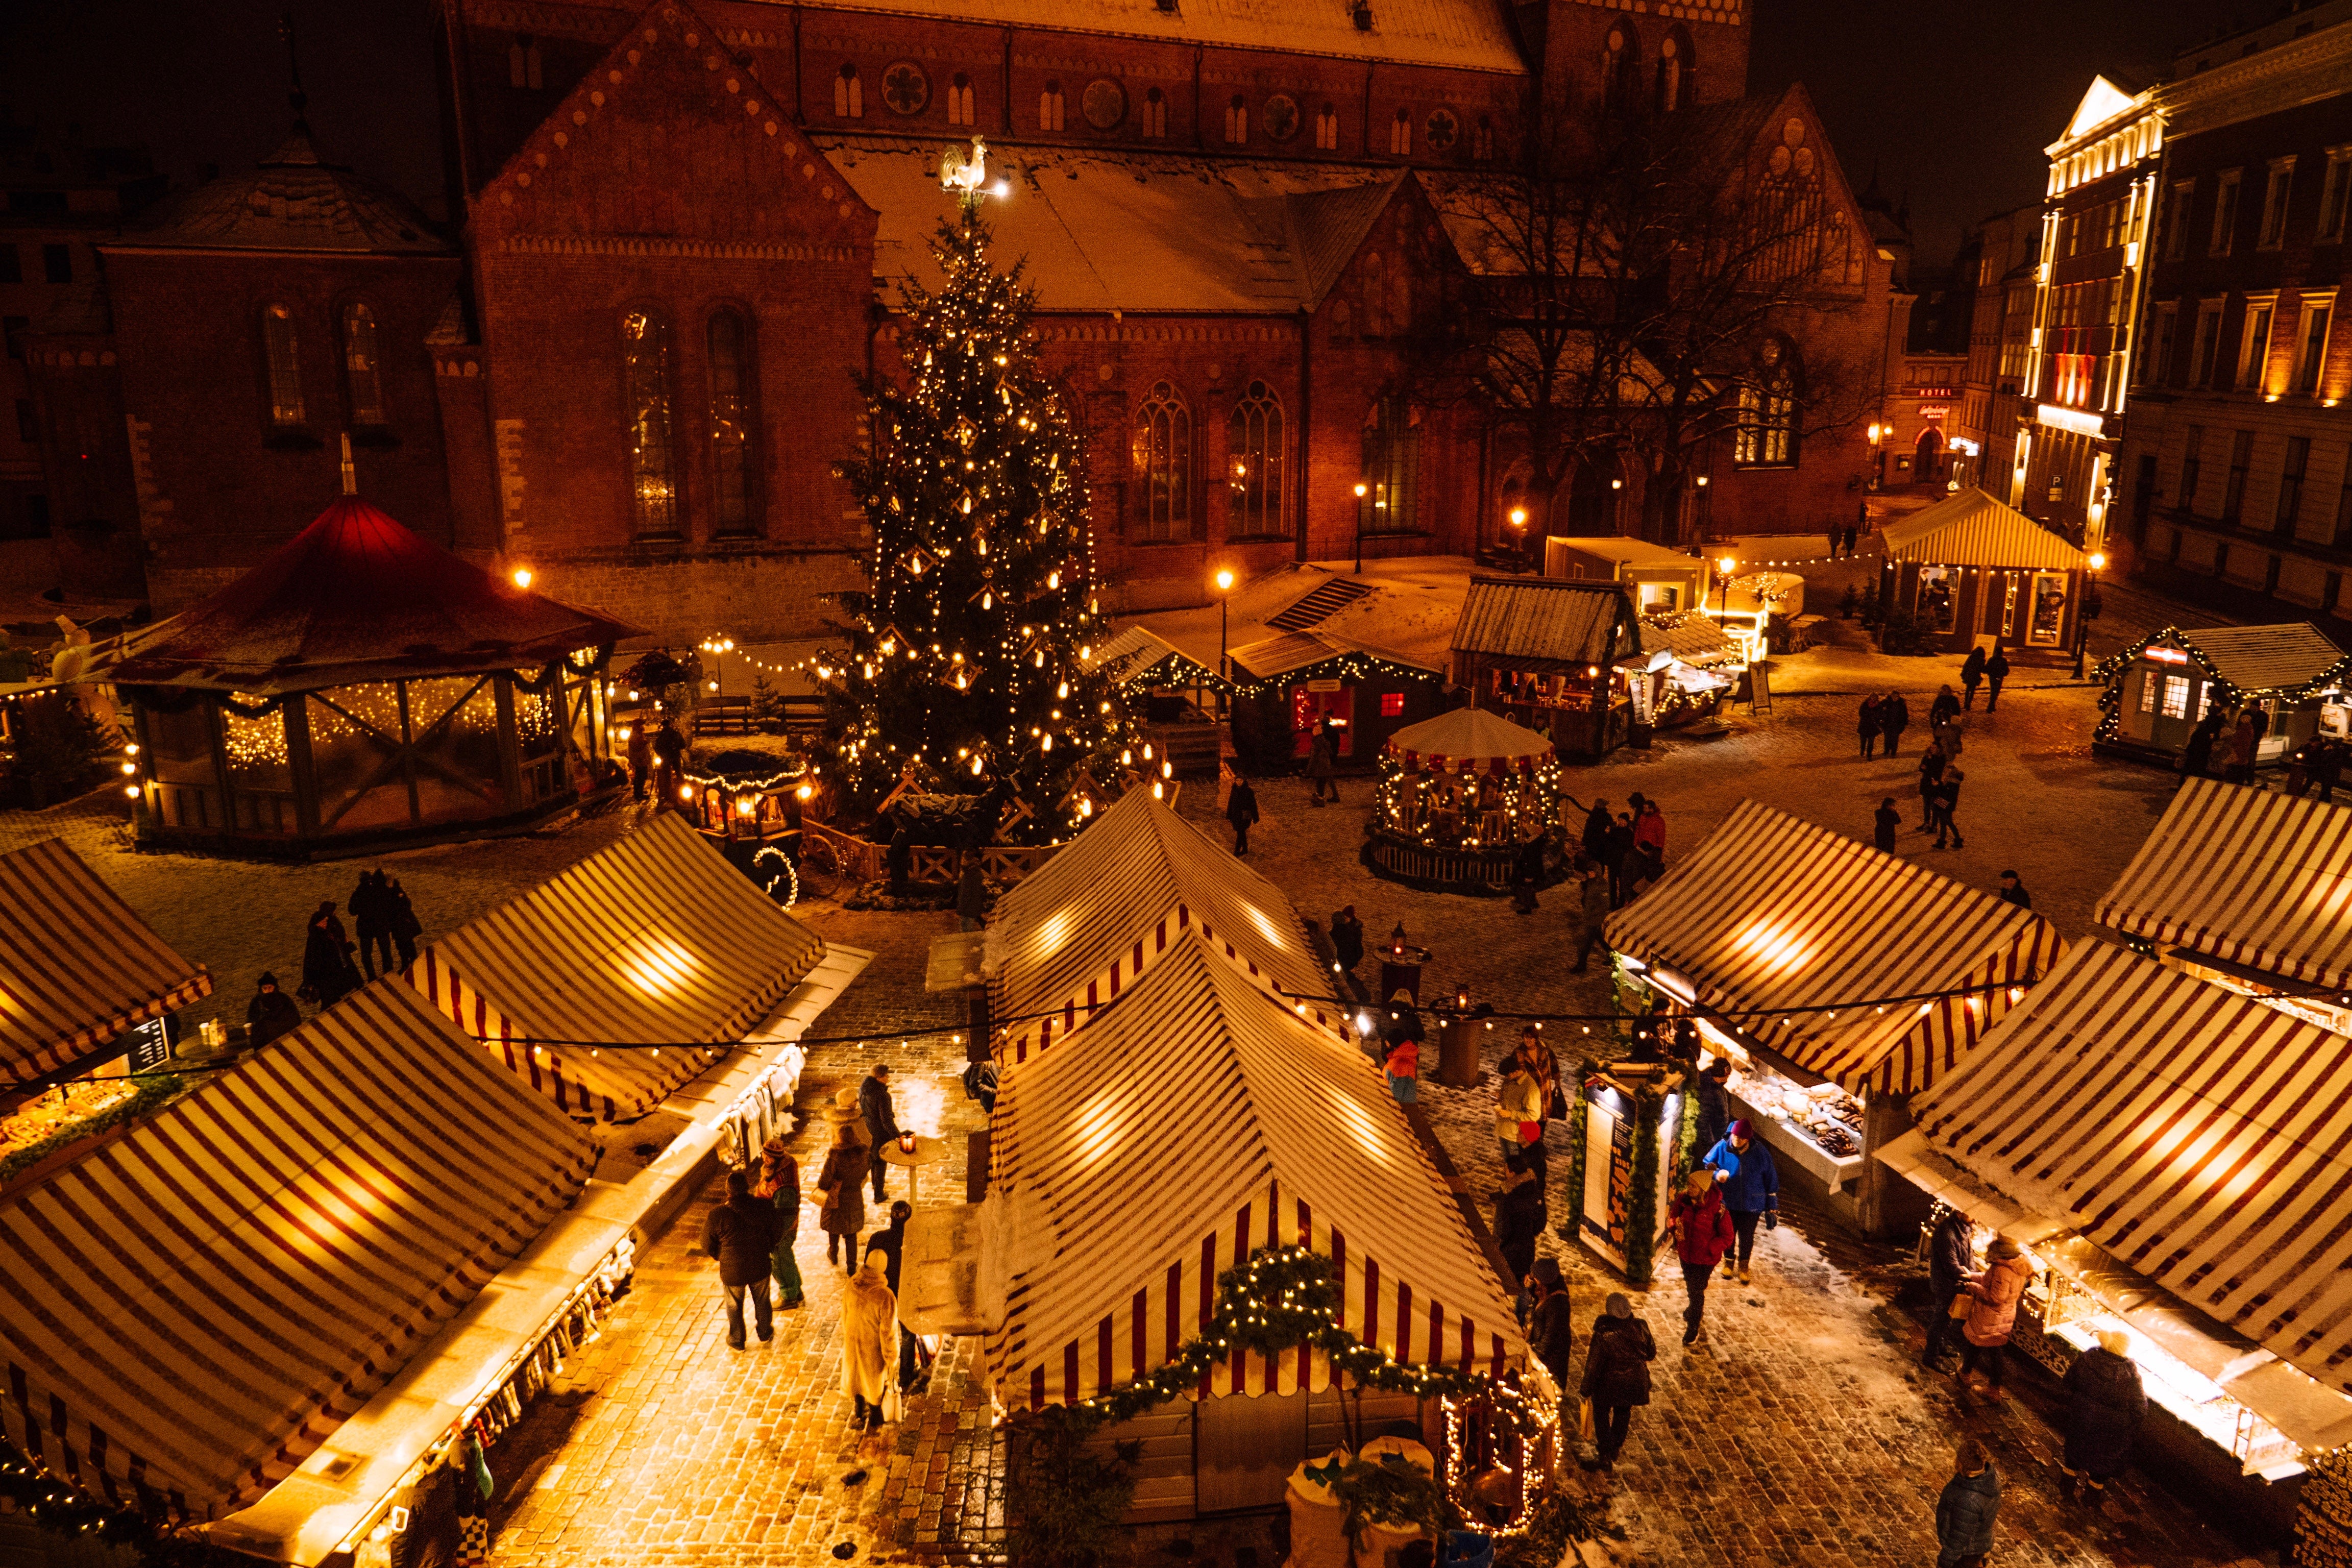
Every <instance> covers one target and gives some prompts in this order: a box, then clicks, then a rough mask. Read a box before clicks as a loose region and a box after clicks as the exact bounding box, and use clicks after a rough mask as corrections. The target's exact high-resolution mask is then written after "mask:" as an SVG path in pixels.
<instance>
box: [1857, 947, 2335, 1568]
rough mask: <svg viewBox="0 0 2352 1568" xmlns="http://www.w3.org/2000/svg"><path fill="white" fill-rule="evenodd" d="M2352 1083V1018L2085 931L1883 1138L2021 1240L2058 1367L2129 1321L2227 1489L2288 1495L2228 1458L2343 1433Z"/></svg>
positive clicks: (2299, 1466)
mask: <svg viewBox="0 0 2352 1568" xmlns="http://www.w3.org/2000/svg"><path fill="white" fill-rule="evenodd" d="M2347 1098H2352V1038H2347V1037H2345V1036H2343V1035H2340V1034H2336V1033H2333V1032H2331V1031H2329V1030H2327V1029H2326V1028H2324V1027H2322V1026H2320V1025H2318V1024H2316V1023H2314V1022H2312V1021H2310V1020H2308V1019H2305V1018H2301V1017H2297V1016H2293V1015H2291V1014H2289V1013H2287V1012H2284V1011H2282V1010H2280V1009H2278V1008H2276V1007H2273V1006H2270V1005H2265V1004H2264V1003H2263V1002H2261V1001H2259V1000H2256V999H2254V998H2252V997H2248V996H2243V995H2239V994H2232V993H2231V992H2230V991H2227V990H2224V989H2222V988H2221V987H2219V986H2216V985H2213V984H2209V983H2208V982H2206V981H2203V980H2200V979H2199V978H2198V977H2197V976H2195V975H2194V974H2190V973H2184V972H2182V971H2181V970H2179V969H2177V968H2173V967H2170V966H2168V965H2165V964H2161V963H2157V962H2155V961H2154V960H2152V959H2148V958H2146V957H2143V956H2141V955H2140V954H2138V953H2135V952H2131V951H2129V950H2128V949H2126V948H2122V947H2118V946H2116V945H2114V944H2112V943H2108V942H2085V943H2083V944H2082V945H2081V946H2079V947H2077V948H2075V949H2074V950H2073V951H2072V952H2069V953H2068V954H2067V955H2066V956H2065V957H2064V958H2063V959H2062V960H2061V961H2060V962H2059V963H2058V964H2057V965H2056V967H2055V968H2054V969H2053V972H2052V973H2051V974H2050V975H2049V976H2048V977H2047V978H2046V979H2045V980H2043V981H2042V984H2040V985H2038V986H2036V987H2035V988H2034V989H2033V991H2032V994H2031V995H2030V996H2029V997H2028V998H2027V1000H2026V1001H2025V1003H2024V1004H2023V1005H2021V1006H2020V1007H2018V1008H2016V1009H2014V1010H2013V1011H2011V1013H2010V1014H2009V1015H2008V1016H2006V1017H2005V1018H2003V1019H2002V1020H2001V1021H2000V1023H1999V1024H1997V1025H1996V1026H1994V1028H1993V1029H1992V1030H1991V1032H1990V1035H1989V1036H1988V1037H1987V1038H1986V1040H1985V1041H1984V1043H1983V1045H1982V1046H1980V1047H1979V1049H1978V1050H1977V1051H1976V1052H1975V1054H1974V1055H1972V1056H1971V1057H1970V1058H1969V1059H1968V1060H1967V1061H1965V1062H1963V1063H1962V1064H1960V1066H1959V1068H1958V1070H1957V1071H1955V1072H1953V1073H1952V1074H1950V1075H1948V1077H1947V1078H1945V1079H1943V1080H1942V1081H1941V1082H1939V1083H1937V1084H1936V1085H1935V1086H1933V1087H1932V1088H1931V1089H1929V1090H1928V1091H1927V1092H1926V1093H1924V1094H1922V1095H1920V1096H1918V1097H1917V1098H1916V1100H1914V1102H1913V1107H1912V1109H1913V1114H1914V1116H1915V1118H1916V1121H1917V1126H1916V1130H1915V1131H1912V1132H1910V1133H1908V1134H1906V1136H1904V1137H1903V1138H1901V1139H1899V1140H1897V1141H1895V1142H1894V1143H1893V1144H1891V1145H1890V1146H1889V1147H1887V1148H1886V1149H1885V1150H1884V1151H1882V1152H1881V1153H1880V1156H1879V1157H1880V1158H1881V1159H1882V1160H1883V1161H1884V1162H1885V1163H1886V1164H1887V1165H1888V1166H1889V1167H1890V1168H1891V1169H1892V1170H1894V1171H1896V1172H1899V1173H1902V1174H1903V1175H1904V1176H1906V1178H1908V1179H1909V1180H1910V1181H1911V1182H1912V1183H1914V1184H1916V1185H1917V1186H1918V1188H1919V1189H1920V1190H1921V1191H1922V1192H1923V1193H1926V1194H1930V1195H1932V1196H1933V1197H1935V1198H1936V1199H1937V1200H1938V1201H1939V1202H1941V1203H1944V1204H1946V1205H1950V1206H1952V1207H1954V1208H1957V1209H1959V1210H1960V1211H1961V1212H1963V1213H1965V1214H1967V1215H1969V1217H1970V1218H1972V1219H1974V1220H1976V1221H1977V1222H1978V1223H1979V1225H1980V1226H1984V1227H1986V1229H1987V1230H1988V1231H1998V1232H1999V1233H2000V1234H2001V1235H2005V1236H2008V1237H2010V1238H2011V1239H2012V1240H2015V1241H2017V1242H2019V1243H2021V1245H2023V1246H2025V1247H2027V1248H2028V1250H2029V1253H2030V1255H2031V1256H2032V1258H2033V1260H2034V1261H2035V1263H2036V1264H2037V1266H2038V1267H2039V1268H2040V1270H2041V1275H2040V1278H2039V1279H2038V1280H2037V1282H2036V1284H2035V1286H2034V1287H2033V1289H2032V1290H2030V1291H2029V1292H2028V1295H2027V1298H2026V1300H2025V1301H2024V1303H2023V1304H2022V1308H2021V1311H2020V1313H2019V1320H2018V1322H2019V1327H2018V1333H2017V1337H2016V1338H2015V1340H2013V1341H2012V1343H2013V1344H2015V1345H2017V1346H2018V1347H2019V1348H2020V1349H2021V1350H2022V1351H2023V1352H2025V1353H2026V1354H2028V1355H2030V1356H2032V1358H2033V1359H2034V1360H2036V1361H2038V1362H2040V1363H2042V1364H2044V1365H2045V1366H2047V1367H2049V1368H2050V1369H2051V1370H2052V1371H2053V1372H2063V1371H2064V1369H2065V1368H2066V1367H2067V1366H2068V1365H2070V1364H2071V1363H2072V1362H2073V1359H2074V1356H2075V1354H2077V1353H2078V1352H2081V1351H2082V1350H2083V1349H2084V1348H2086V1347H2087V1346H2088V1345H2089V1344H2090V1343H2091V1342H2092V1336H2094V1335H2095V1333H2096V1332H2097V1331H2099V1330H2101V1329H2110V1328H2112V1329H2121V1330H2122V1331H2125V1332H2126V1334H2127V1335H2128V1336H2129V1337H2130V1339H2131V1342H2132V1354H2133V1359H2134V1360H2135V1361H2137V1362H2138V1363H2140V1368H2141V1375H2142V1381H2143V1382H2144V1384H2146V1386H2147V1394H2148V1398H2149V1400H2150V1402H2151V1403H2152V1404H2153V1405H2155V1406H2157V1407H2158V1408H2159V1409H2161V1410H2163V1411H2164V1412H2166V1413H2167V1414H2168V1415H2169V1416H2170V1417H2172V1418H2173V1420H2174V1421H2175V1422H2176V1423H2177V1424H2178V1426H2179V1428H2180V1429H2183V1430H2185V1432H2186V1433H2187V1434H2189V1435H2191V1436H2190V1447H2191V1448H2192V1449H2195V1450H2197V1451H2198V1452H2201V1453H2202V1454H2203V1455H2204V1456H2205V1468H2206V1469H2207V1470H2208V1471H2209V1472H2210V1473H2212V1474H2215V1475H2218V1476H2219V1477H2220V1484H2221V1486H2222V1487H2223V1488H2224V1491H2223V1495H2224V1496H2228V1497H2230V1498H2231V1500H2233V1501H2243V1502H2245V1503H2246V1504H2247V1505H2248V1506H2249V1507H2251V1508H2256V1509H2269V1510H2275V1511H2277V1512H2281V1513H2283V1512H2284V1508H2283V1506H2282V1500H2280V1499H2277V1498H2275V1497H2265V1495H2264V1494H2263V1489H2260V1488H2255V1489H2252V1490H2246V1491H2238V1490H2231V1489H2234V1488H2237V1487H2238V1486H2239V1483H2238V1482H2236V1481H2234V1480H2232V1479H2231V1472H2234V1474H2235V1475H2236V1476H2241V1477H2245V1478H2256V1479H2260V1480H2263V1481H2281V1480H2288V1479H2294V1478H2295V1477H2297V1476H2298V1474H2299V1472H2301V1471H2302V1470H2303V1469H2304V1468H2305V1465H2306V1463H2307V1462H2308V1461H2310V1460H2311V1459H2312V1458H2315V1457H2317V1456H2321V1455H2325V1454H2328V1453H2330V1452H2331V1451H2333V1450H2336V1449H2338V1448H2341V1447H2344V1446H2345V1445H2347V1443H2352V1367H2347V1362H2346V1357H2345V1353H2344V1351H2345V1334H2346V1328H2345V1324H2344V1322H2343V1321H2342V1319H2343V1314H2342V1311H2341V1308H2340V1301H2341V1296H2342V1285H2341V1280H2342V1278H2343V1270H2344V1267H2345V1251H2344V1246H2345V1244H2344V1240H2343V1236H2342V1225H2341V1220H2342V1194H2341V1192H2340V1191H2339V1190H2338V1187H2337V1184H2336V1182H2335V1180H2334V1179H2333V1178H2332V1177H2331V1176H2330V1175H2329V1174H2328V1173H2331V1172H2340V1171H2342V1170H2343V1169H2344V1168H2345V1166H2346V1164H2347V1160H2348V1159H2352V1135H2347V1132H2346V1130H2345V1127H2344V1122H2343V1116H2342V1110H2343V1106H2344V1105H2345V1103H2346V1101H2347ZM2159 1436H2162V1434H2159ZM2189 1458H2190V1460H2191V1462H2196V1460H2197V1453H2196V1452H2192V1453H2191V1454H2190V1455H2189ZM2298 1560H2299V1561H2300V1560H2302V1559H2298Z"/></svg>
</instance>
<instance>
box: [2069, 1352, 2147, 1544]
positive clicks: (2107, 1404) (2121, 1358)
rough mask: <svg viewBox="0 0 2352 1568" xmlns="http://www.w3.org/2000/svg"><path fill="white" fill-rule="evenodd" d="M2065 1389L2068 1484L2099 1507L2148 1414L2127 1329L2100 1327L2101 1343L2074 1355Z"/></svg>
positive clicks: (2071, 1488)
mask: <svg viewBox="0 0 2352 1568" xmlns="http://www.w3.org/2000/svg"><path fill="white" fill-rule="evenodd" d="M2060 1386H2062V1387H2063V1389H2064V1390H2065V1392H2066V1457H2065V1458H2064V1459H2063V1461H2062V1462H2061V1463H2060V1464H2059V1466H2058V1468H2060V1469H2062V1470H2063V1471H2065V1472H2066V1489H2067V1490H2068V1491H2070V1492H2071V1491H2072V1490H2073V1489H2074V1487H2075V1485H2076V1484H2077V1483H2079V1484H2080V1485H2081V1487H2082V1489H2083V1491H2082V1500H2083V1501H2084V1502H2086V1503H2088V1504H2089V1505H2090V1506H2091V1507H2093V1508H2096V1507H2098V1506H2099V1494H2100V1493H2101V1492H2102V1491H2104V1490H2105V1488H2106V1484H2107V1482H2108V1481H2109V1480H2111V1479H2114V1478H2115V1477H2116V1476H2118V1475H2121V1474H2122V1473H2123V1468H2124V1466H2125V1464H2126V1462H2127V1461H2128V1460H2129V1459H2130V1458H2131V1450H2132V1439H2133V1438H2134V1437H2137V1436H2138V1435H2139V1424H2140V1423H2141V1422H2142V1421H2144V1420H2146V1419H2147V1390H2145V1389H2143V1388H2142V1387H2141V1386H2140V1382H2139V1368H2138V1367H2137V1366H2135V1365H2133V1364H2132V1359H2131V1341H2130V1340H2129V1339H2128V1338H2127V1337H2126V1335H2125V1334H2124V1333H2123V1332H2122V1331H2120V1330H2117V1329H2106V1330H2103V1331H2101V1332H2100V1334H2099V1342H2098V1344H2097V1345H2096V1346H2095V1348H2093V1349H2091V1350H2087V1351H2084V1352H2083V1353H2082V1354H2081V1355H2079V1356H2076V1357H2075V1358H2074V1365H2073V1366H2071V1367H2068V1368H2067V1369H2066V1376H2065V1379H2064V1381H2063V1383H2062V1384H2061V1385H2060Z"/></svg>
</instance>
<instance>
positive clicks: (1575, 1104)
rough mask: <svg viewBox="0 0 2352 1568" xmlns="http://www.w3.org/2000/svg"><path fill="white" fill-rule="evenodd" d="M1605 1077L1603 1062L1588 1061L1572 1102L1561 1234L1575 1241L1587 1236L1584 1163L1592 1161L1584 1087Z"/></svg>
mask: <svg viewBox="0 0 2352 1568" xmlns="http://www.w3.org/2000/svg"><path fill="white" fill-rule="evenodd" d="M1600 1076H1601V1060H1600V1058H1597V1057H1587V1058H1584V1060H1583V1061H1581V1062H1580V1063H1579V1064H1578V1065H1577V1068H1576V1095H1575V1098H1573V1099H1572V1100H1570V1101H1569V1102H1568V1223H1567V1224H1566V1225H1564V1226H1561V1227H1560V1231H1559V1234H1560V1235H1561V1236H1562V1237H1566V1238H1568V1239H1569V1240H1571V1241H1573V1240H1575V1239H1576V1238H1578V1237H1581V1236H1582V1235H1583V1234H1584V1163H1585V1161H1586V1160H1588V1159H1590V1158H1591V1149H1590V1148H1588V1147H1587V1145H1589V1144H1590V1143H1591V1142H1592V1139H1591V1131H1590V1123H1591V1119H1590V1118H1589V1117H1587V1116H1586V1115H1585V1110H1584V1086H1585V1085H1586V1084H1588V1083H1591V1081H1592V1080H1593V1079H1596V1078H1598V1077H1600Z"/></svg>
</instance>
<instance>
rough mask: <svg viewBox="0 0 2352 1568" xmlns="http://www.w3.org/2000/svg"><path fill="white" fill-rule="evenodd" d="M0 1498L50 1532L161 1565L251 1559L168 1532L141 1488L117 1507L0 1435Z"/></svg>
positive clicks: (184, 1567) (219, 1567) (183, 1567)
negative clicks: (98, 1543)
mask: <svg viewBox="0 0 2352 1568" xmlns="http://www.w3.org/2000/svg"><path fill="white" fill-rule="evenodd" d="M0 1497H5V1498H6V1499H7V1500H9V1501H10V1502H11V1503H13V1504H14V1505H15V1506H16V1512H18V1513H19V1514H22V1515H23V1516H24V1517H25V1518H26V1519H27V1520H29V1521H32V1522H33V1524H34V1525H36V1526H37V1527H38V1528H39V1529H41V1530H44V1531H47V1532H49V1533H50V1534H52V1535H58V1536H65V1537H69V1538H71V1539H74V1540H78V1541H102V1542H106V1543H107V1544H108V1545H110V1546H118V1547H128V1548H130V1549H131V1551H134V1552H138V1553H139V1560H140V1561H141V1562H142V1563H160V1564H164V1565H166V1568H224V1565H226V1564H232V1563H244V1564H246V1565H247V1568H251V1564H252V1562H253V1560H252V1559H251V1558H249V1557H243V1556H240V1555H239V1554H237V1553H236V1552H225V1551H223V1550H222V1549H220V1548H219V1547H216V1546H213V1545H211V1544H209V1543H208V1542H203V1541H199V1540H196V1539H194V1538H193V1537H190V1536H184V1535H175V1534H173V1533H171V1532H170V1529H169V1523H168V1521H165V1519H164V1513H165V1510H164V1508H163V1500H161V1499H159V1498H157V1497H156V1496H155V1495H154V1494H153V1493H152V1492H146V1491H144V1490H143V1489H142V1494H141V1498H140V1500H139V1501H138V1502H136V1503H133V1504H131V1505H128V1506H117V1505H116V1504H113V1503H110V1502H108V1501H106V1500H104V1499H102V1498H100V1497H97V1496H94V1495H93V1494H91V1493H89V1492H88V1491H85V1490H83V1489H81V1487H80V1486H79V1484H78V1483H76V1482H74V1481H71V1480H68V1479H66V1478H65V1477H63V1476H60V1475H58V1473H57V1472H56V1471H54V1470H51V1469H50V1468H48V1467H47V1466H46V1465H43V1464H40V1463H38V1462H37V1461H36V1460H34V1459H32V1458H27V1457H26V1454H25V1452H24V1450H23V1449H21V1448H19V1447H16V1445H15V1444H14V1443H11V1442H9V1441H8V1440H7V1439H6V1438H5V1437H0Z"/></svg>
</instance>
